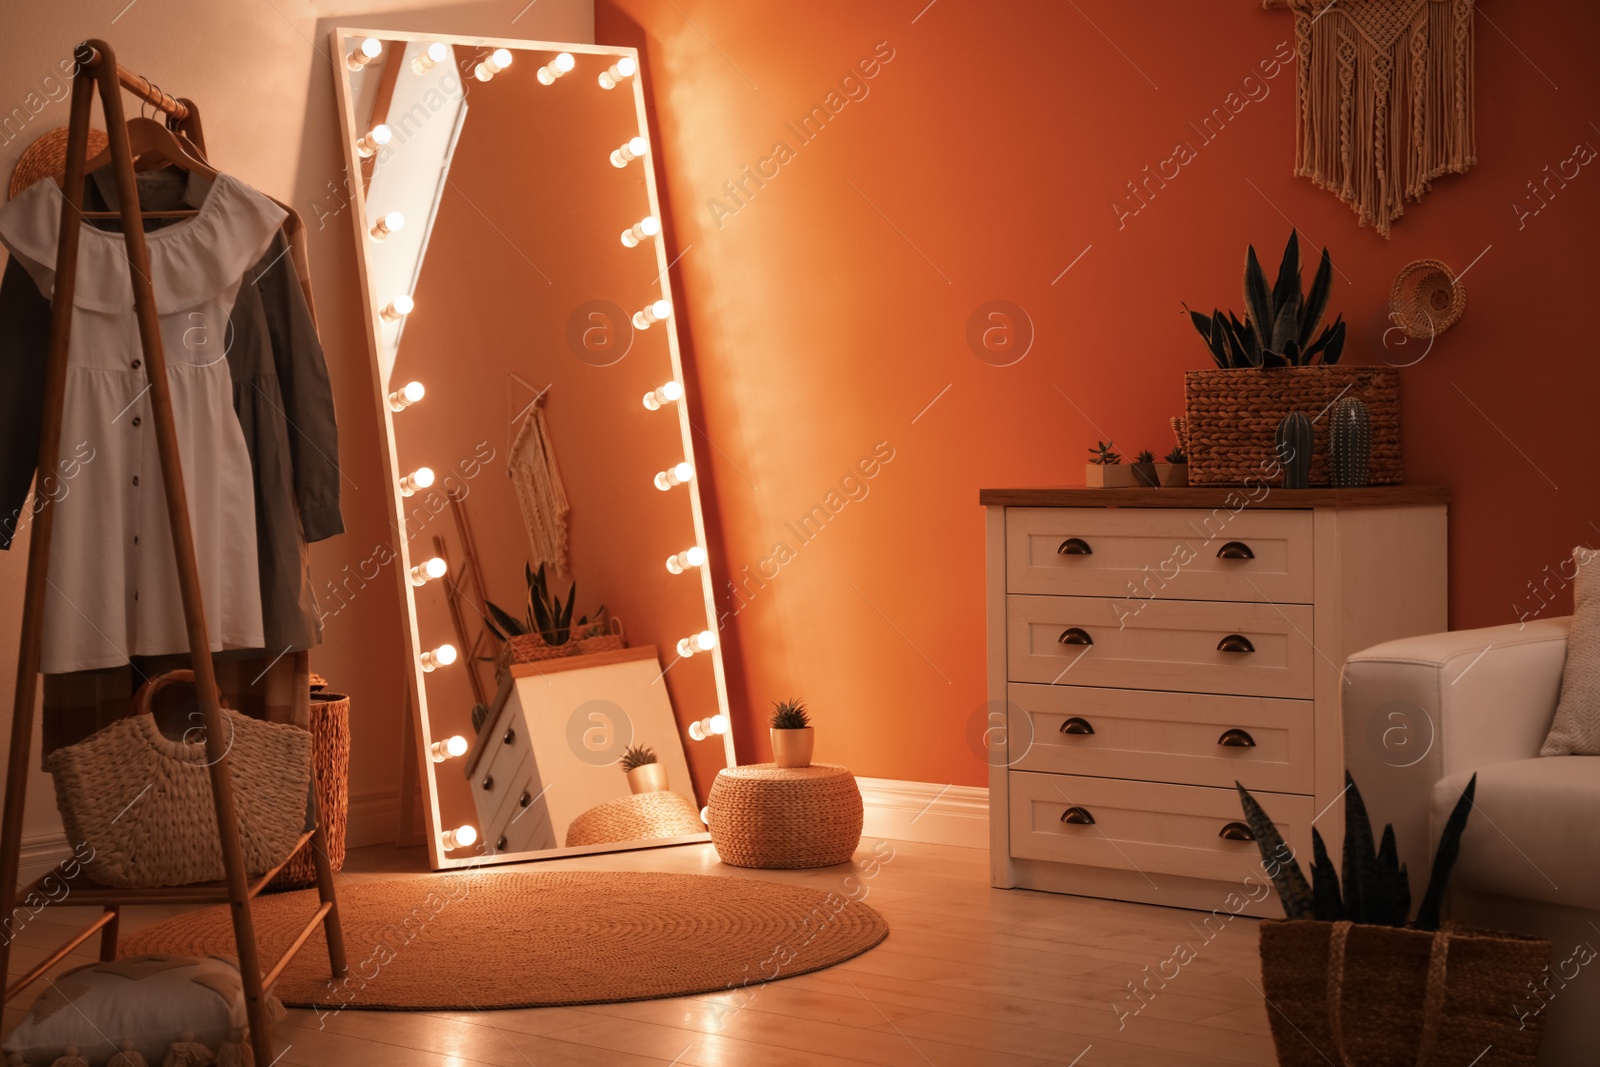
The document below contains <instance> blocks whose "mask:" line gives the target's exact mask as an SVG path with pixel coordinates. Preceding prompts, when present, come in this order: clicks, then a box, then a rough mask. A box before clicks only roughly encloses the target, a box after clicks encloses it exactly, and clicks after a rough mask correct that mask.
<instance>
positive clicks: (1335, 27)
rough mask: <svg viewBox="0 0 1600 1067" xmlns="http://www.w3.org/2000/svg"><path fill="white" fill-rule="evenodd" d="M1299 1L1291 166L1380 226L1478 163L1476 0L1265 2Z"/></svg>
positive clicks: (1385, 228)
mask: <svg viewBox="0 0 1600 1067" xmlns="http://www.w3.org/2000/svg"><path fill="white" fill-rule="evenodd" d="M1264 4H1265V6H1273V7H1276V6H1287V7H1289V8H1290V9H1291V10H1293V11H1294V25H1295V43H1296V45H1297V51H1298V56H1299V68H1300V69H1299V70H1298V72H1297V80H1296V115H1295V124H1296V136H1295V169H1294V172H1295V175H1296V176H1298V177H1305V178H1310V179H1311V180H1312V181H1314V182H1316V183H1317V185H1319V186H1321V187H1322V188H1324V189H1327V190H1329V191H1331V192H1332V193H1334V194H1335V195H1336V196H1338V197H1339V199H1341V200H1343V201H1344V202H1345V203H1347V204H1349V205H1350V206H1351V207H1352V208H1353V209H1354V210H1355V212H1356V215H1357V216H1358V217H1359V218H1360V220H1361V223H1362V225H1366V224H1367V223H1371V224H1372V225H1373V227H1374V228H1376V229H1377V231H1378V232H1379V233H1380V234H1382V235H1383V236H1385V237H1387V236H1389V227H1390V224H1391V223H1392V222H1393V221H1394V220H1395V219H1397V218H1399V217H1400V215H1401V214H1402V213H1403V212H1404V211H1405V207H1404V200H1406V199H1410V200H1412V201H1417V200H1420V199H1422V194H1423V193H1425V192H1427V191H1428V187H1429V186H1430V185H1431V184H1432V182H1433V179H1435V178H1437V177H1439V176H1440V175H1441V174H1461V173H1464V172H1465V171H1466V170H1467V168H1469V167H1471V166H1472V165H1473V164H1474V163H1476V162H1477V156H1476V154H1475V151H1476V147H1475V144H1474V138H1473V109H1472V96H1473V73H1472V0H1287V2H1285V0H1264Z"/></svg>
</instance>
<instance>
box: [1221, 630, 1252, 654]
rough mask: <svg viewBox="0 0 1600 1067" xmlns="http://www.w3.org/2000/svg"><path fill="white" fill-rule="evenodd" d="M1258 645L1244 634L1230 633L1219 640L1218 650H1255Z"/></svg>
mask: <svg viewBox="0 0 1600 1067" xmlns="http://www.w3.org/2000/svg"><path fill="white" fill-rule="evenodd" d="M1255 650H1256V646H1255V645H1252V644H1251V643H1250V639H1249V638H1248V637H1246V636H1245V635H1244V634H1229V635H1228V636H1227V637H1224V638H1223V639H1222V640H1221V641H1218V642H1217V651H1218V652H1254V651H1255Z"/></svg>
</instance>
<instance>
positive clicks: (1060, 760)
mask: <svg viewBox="0 0 1600 1067" xmlns="http://www.w3.org/2000/svg"><path fill="white" fill-rule="evenodd" d="M1007 693H1008V695H1009V698H1010V699H1009V701H1008V706H1007V713H1008V715H1009V724H1008V729H1007V731H1006V736H1007V738H1008V740H1009V742H1010V744H1011V746H1012V747H1011V750H1010V760H1011V766H1012V767H1014V768H1016V769H1017V770H1024V771H1049V772H1052V773H1056V774H1079V775H1092V776H1096V777H1102V778H1128V779H1142V780H1144V781H1152V782H1171V783H1174V784H1179V785H1210V786H1221V787H1223V788H1228V787H1231V786H1232V785H1233V783H1234V782H1243V783H1244V786H1245V788H1246V789H1249V790H1252V791H1255V790H1264V791H1267V792H1274V793H1311V792H1312V791H1313V789H1314V786H1313V784H1312V771H1313V765H1312V732H1311V721H1312V717H1311V711H1312V707H1313V704H1312V702H1311V701H1309V700H1274V699H1268V698H1263V697H1231V696H1213V695H1210V694H1199V693H1165V692H1145V691H1141V690H1138V689H1092V688H1086V687H1083V686H1075V685H1023V684H1017V683H1013V684H1012V685H1011V686H1010V687H1008V690H1007Z"/></svg>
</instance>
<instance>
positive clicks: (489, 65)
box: [472, 48, 511, 82]
mask: <svg viewBox="0 0 1600 1067" xmlns="http://www.w3.org/2000/svg"><path fill="white" fill-rule="evenodd" d="M509 66H511V50H510V49H508V48H496V49H495V50H494V51H493V52H492V53H490V55H489V58H487V59H485V60H484V61H483V62H481V63H479V64H478V65H477V67H476V68H475V69H474V70H473V72H472V76H473V77H474V78H477V79H478V80H479V81H481V82H486V81H488V80H489V79H490V78H492V77H494V76H495V75H496V74H499V73H500V72H501V71H502V70H505V69H506V68H507V67H509Z"/></svg>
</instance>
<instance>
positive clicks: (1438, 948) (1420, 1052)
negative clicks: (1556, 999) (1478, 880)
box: [1261, 919, 1550, 1067]
mask: <svg viewBox="0 0 1600 1067" xmlns="http://www.w3.org/2000/svg"><path fill="white" fill-rule="evenodd" d="M1549 960H1550V942H1548V941H1545V940H1541V939H1536V938H1524V937H1516V936H1513V935H1511V934H1497V933H1490V932H1487V931H1483V930H1467V929H1462V928H1460V927H1455V928H1448V927H1447V928H1446V929H1444V930H1441V931H1439V932H1438V933H1428V932H1425V931H1422V930H1406V929H1399V928H1395V927H1389V926H1367V925H1357V924H1352V923H1347V922H1346V923H1327V922H1309V921H1287V920H1282V919H1279V920H1269V921H1266V922H1263V923H1262V924H1261V978H1262V985H1263V986H1264V988H1265V992H1266V997H1267V1003H1268V1004H1270V1005H1271V1006H1272V1010H1270V1011H1268V1012H1267V1015H1268V1018H1269V1019H1270V1020H1271V1022H1272V1040H1273V1044H1274V1045H1276V1046H1277V1050H1278V1063H1279V1064H1280V1065H1281V1067H1328V1065H1329V1064H1333V1065H1334V1067H1430V1065H1432V1067H1444V1065H1446V1064H1468V1063H1480V1067H1487V1065H1489V1064H1493V1065H1494V1067H1523V1065H1526V1067H1533V1064H1534V1061H1535V1058H1536V1056H1537V1054H1538V1050H1539V1040H1540V1038H1541V1037H1542V1036H1543V1027H1544V1024H1543V1021H1542V1020H1543V1013H1534V1012H1531V1011H1527V1010H1526V1009H1532V1008H1536V1007H1537V1006H1538V1001H1537V999H1536V998H1534V996H1533V994H1531V993H1530V992H1529V991H1528V990H1529V983H1530V982H1532V981H1534V980H1535V979H1536V978H1538V977H1539V976H1540V974H1541V973H1542V972H1543V969H1544V966H1545V965H1546V964H1547V963H1548V962H1549ZM1519 1003H1520V1004H1522V1005H1523V1007H1524V1009H1525V1015H1524V1016H1519V1014H1518V1012H1517V1005H1518V1004H1519ZM1487 1048H1492V1049H1493V1051H1492V1052H1491V1053H1490V1054H1489V1055H1488V1056H1483V1053H1484V1050H1485V1049H1487ZM1480 1056H1483V1058H1482V1060H1481V1061H1480V1060H1479V1059H1478V1057H1480Z"/></svg>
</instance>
